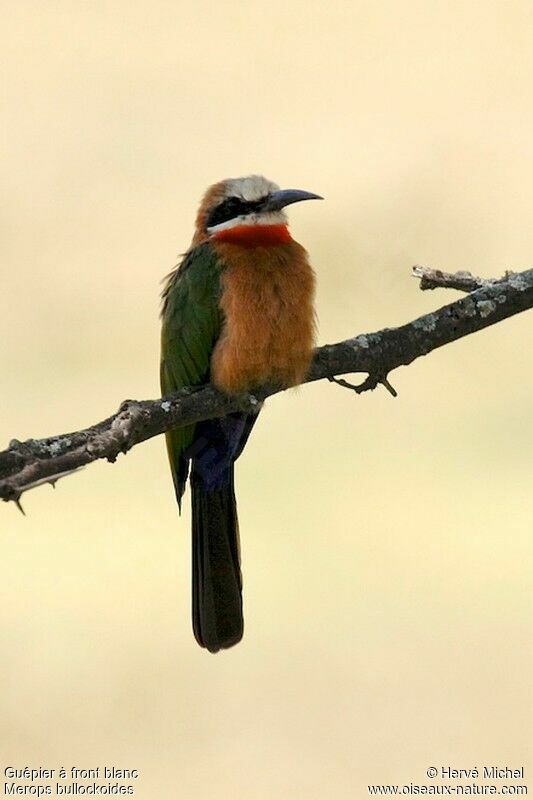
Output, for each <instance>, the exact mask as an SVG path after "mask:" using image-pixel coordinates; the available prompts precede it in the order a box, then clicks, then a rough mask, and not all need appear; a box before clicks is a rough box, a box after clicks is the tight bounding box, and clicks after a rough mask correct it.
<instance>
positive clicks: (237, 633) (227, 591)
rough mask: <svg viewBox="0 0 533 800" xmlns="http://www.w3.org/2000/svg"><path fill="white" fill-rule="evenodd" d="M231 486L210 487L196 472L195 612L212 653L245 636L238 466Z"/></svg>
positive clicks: (200, 637)
mask: <svg viewBox="0 0 533 800" xmlns="http://www.w3.org/2000/svg"><path fill="white" fill-rule="evenodd" d="M229 478H230V480H229V481H228V483H227V485H225V486H222V487H220V488H217V489H206V488H205V484H204V482H203V481H202V479H201V478H200V477H199V476H198V475H195V474H194V473H193V475H192V476H191V490H192V540H193V541H192V617H193V629H194V635H195V637H196V640H197V642H198V644H200V645H201V646H202V647H206V648H207V649H208V650H209V651H210V652H211V653H216V652H217V651H218V650H220V649H222V648H226V647H231V646H232V645H234V644H237V642H239V641H240V640H241V639H242V635H243V616H242V593H241V592H242V578H241V569H240V557H239V526H238V521H237V506H236V502H235V493H234V489H233V465H232V467H231V474H230V476H229Z"/></svg>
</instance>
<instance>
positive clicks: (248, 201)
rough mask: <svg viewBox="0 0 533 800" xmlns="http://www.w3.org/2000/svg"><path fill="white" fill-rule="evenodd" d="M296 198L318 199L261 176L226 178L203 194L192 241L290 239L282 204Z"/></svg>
mask: <svg viewBox="0 0 533 800" xmlns="http://www.w3.org/2000/svg"><path fill="white" fill-rule="evenodd" d="M300 200H322V198H321V197H320V195H318V194H313V193H312V192H304V191H301V190H300V189H280V188H279V186H278V185H277V184H275V183H272V181H269V180H267V179H266V178H263V176H262V175H249V176H247V177H245V178H229V179H227V180H225V181H221V182H220V183H215V184H214V186H211V187H210V188H209V189H208V190H207V192H206V193H205V195H204V197H203V200H202V203H201V205H200V208H199V210H198V215H197V217H196V231H195V236H194V239H193V244H199V243H200V242H202V241H205V240H206V239H210V238H214V239H216V240H219V241H226V242H231V243H235V244H243V245H245V246H246V245H247V246H253V244H254V243H266V242H270V243H272V244H275V243H277V242H278V240H279V242H281V241H288V240H290V234H289V232H288V230H287V224H288V219H287V215H286V214H285V211H284V210H283V209H284V208H285V206H288V205H290V204H291V203H298V202H300Z"/></svg>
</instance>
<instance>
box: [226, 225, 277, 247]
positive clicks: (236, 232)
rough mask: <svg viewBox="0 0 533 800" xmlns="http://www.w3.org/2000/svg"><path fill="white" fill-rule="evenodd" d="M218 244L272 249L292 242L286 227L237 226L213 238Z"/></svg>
mask: <svg viewBox="0 0 533 800" xmlns="http://www.w3.org/2000/svg"><path fill="white" fill-rule="evenodd" d="M213 238H214V239H216V241H217V242H227V244H237V245H240V247H250V248H251V247H272V246H273V245H277V244H287V243H288V242H292V236H291V235H290V233H289V229H288V228H287V226H286V225H236V226H235V227H234V228H225V229H224V230H222V231H219V232H218V233H215V234H214V236H213Z"/></svg>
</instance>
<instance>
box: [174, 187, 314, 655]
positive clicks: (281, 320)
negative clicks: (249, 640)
mask: <svg viewBox="0 0 533 800" xmlns="http://www.w3.org/2000/svg"><path fill="white" fill-rule="evenodd" d="M315 199H317V200H322V199H323V198H322V197H321V196H320V195H317V194H314V193H312V192H306V191H302V190H299V189H280V188H279V186H278V185H277V184H276V183H273V182H272V181H270V180H267V179H266V178H265V177H263V176H262V175H248V176H246V177H242V178H230V179H226V180H223V181H219V182H218V183H215V184H214V185H212V186H211V187H210V188H209V189H208V190H207V191H206V192H205V194H204V196H203V199H202V201H201V204H200V207H199V210H198V213H197V216H196V225H195V231H194V236H193V238H192V242H191V245H190V247H189V249H188V250H187V251H186V253H185V254H184V256H183V258H182V260H181V262H180V263H179V264H178V266H177V267H176V268H175V269H174V270H173V271H172V272H171V273H170V274H169V275H167V277H166V278H165V279H164V288H163V292H162V309H161V318H162V329H161V362H160V377H161V390H162V393H163V395H166V394H170V393H172V392H175V391H177V390H179V389H181V388H183V387H185V386H192V387H194V386H199V385H203V384H207V383H210V384H212V385H213V386H215V387H216V388H217V389H219V390H220V391H222V392H224V393H226V394H228V395H239V394H241V393H244V392H250V391H253V389H254V388H257V387H259V386H261V385H264V384H266V383H272V384H276V385H278V386H280V388H289V387H291V386H296V385H298V384H299V383H301V382H302V380H303V378H304V377H305V375H306V373H307V371H308V369H309V366H310V362H311V358H312V353H313V349H314V345H315V337H316V315H315V307H314V297H315V274H314V271H313V269H312V267H311V265H310V263H309V258H308V255H307V252H306V250H305V249H304V248H303V247H302V246H301V245H300V244H299V243H298V242H296V241H295V240H294V239H293V238H292V236H291V234H290V232H289V228H288V218H287V215H286V212H285V210H284V209H285V208H286V207H287V206H288V205H291V204H293V203H298V202H300V201H303V200H315ZM258 406H259V408H258V410H257V412H255V413H244V412H236V413H228V414H227V415H225V416H223V417H221V418H218V419H209V420H204V421H202V422H197V423H196V424H194V425H187V426H185V427H181V428H175V429H172V430H170V431H167V433H166V434H165V436H166V447H167V453H168V458H169V462H170V468H171V472H172V478H173V483H174V490H175V494H176V499H177V502H178V506H179V510H180V512H181V503H182V497H183V494H184V491H185V488H186V484H187V478H188V476H189V474H190V486H191V504H192V623H193V632H194V636H195V638H196V640H197V642H198V644H199V645H200V646H202V647H204V648H206V649H207V650H208V651H209V652H211V653H216V652H218V651H220V650H223V649H226V648H229V647H231V646H233V645H235V644H237V642H239V641H240V640H241V638H242V636H243V630H244V622H243V603H242V575H241V566H240V542H239V525H238V519H237V505H236V499H235V485H234V471H235V461H236V460H237V459H238V458H239V456H240V455H241V453H242V451H243V449H244V447H245V445H246V442H247V440H248V437H249V435H250V432H251V430H252V428H253V425H254V423H255V422H256V420H257V416H258V413H259V410H260V404H258Z"/></svg>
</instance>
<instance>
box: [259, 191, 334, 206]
mask: <svg viewBox="0 0 533 800" xmlns="http://www.w3.org/2000/svg"><path fill="white" fill-rule="evenodd" d="M323 199H324V198H323V197H320V195H319V194H313V193H312V192H303V191H302V190H301V189H279V190H278V191H277V192H272V194H270V195H269V196H268V197H267V199H266V201H265V205H264V206H263V210H264V211H279V210H280V209H281V208H284V207H285V206H290V205H291V203H299V202H300V200H323Z"/></svg>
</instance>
